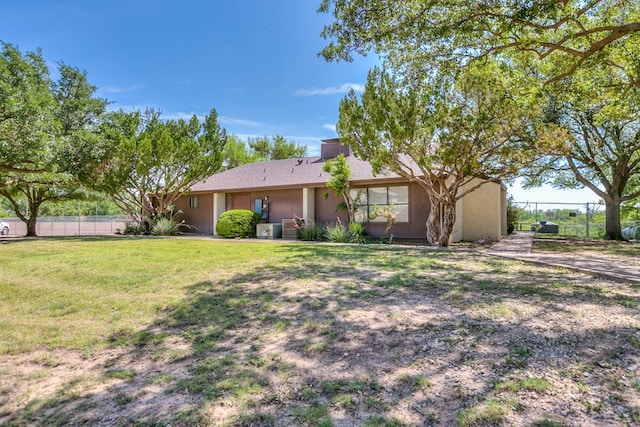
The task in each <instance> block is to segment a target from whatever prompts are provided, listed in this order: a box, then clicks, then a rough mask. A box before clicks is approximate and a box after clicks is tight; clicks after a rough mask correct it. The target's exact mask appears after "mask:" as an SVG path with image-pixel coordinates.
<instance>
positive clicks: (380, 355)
mask: <svg viewBox="0 0 640 427" xmlns="http://www.w3.org/2000/svg"><path fill="white" fill-rule="evenodd" d="M358 250H359V251H361V252H366V253H364V255H361V256H359V258H358V259H357V261H355V262H354V261H353V260H352V261H348V260H345V259H336V258H335V257H334V255H335V254H332V252H331V251H332V249H331V248H328V249H327V253H326V254H325V255H324V257H315V258H313V257H311V258H308V257H307V258H304V259H303V260H302V261H300V259H298V260H297V261H296V262H295V263H293V264H292V263H283V264H280V265H274V266H270V267H269V268H268V269H265V270H263V271H258V272H251V273H248V274H246V275H238V276H234V277H223V278H221V277H215V276H216V274H218V273H216V272H212V278H211V280H210V281H207V282H203V283H199V284H195V285H194V286H193V288H192V290H191V293H190V295H189V298H188V300H186V301H184V303H183V304H181V305H178V306H175V307H167V308H166V309H165V310H163V311H162V312H161V313H159V316H158V319H157V321H156V322H155V324H153V325H149V326H148V328H147V329H145V330H143V331H138V332H136V333H129V332H122V333H121V334H117V333H116V334H114V336H113V337H111V344H110V345H109V346H108V347H107V348H105V349H103V350H100V351H96V352H93V353H91V354H83V353H80V352H77V351H72V350H66V349H57V350H54V351H47V350H44V349H43V350H40V351H36V352H33V353H29V354H18V355H3V356H1V357H0V379H1V384H2V385H1V388H0V424H2V425H78V424H84V425H96V426H116V425H123V426H124V425H162V426H166V425H171V426H174V427H175V426H180V425H185V426H186V425H214V426H218V425H238V426H263V425H264V426H269V425H275V426H298V425H317V426H329V425H333V426H356V425H367V426H378V425H380V426H385V425H387V426H401V425H407V426H409V425H410V426H421V425H442V426H449V425H456V424H458V425H479V426H482V425H514V426H525V425H526V426H529V425H540V426H543V425H548V426H553V425H556V426H605V425H606V426H632V425H639V424H640V334H639V331H640V318H639V316H638V315H639V314H640V289H639V287H638V286H637V285H633V284H625V283H615V282H612V281H607V280H604V279H596V278H593V277H591V276H589V275H586V274H580V273H575V272H569V271H565V270H558V269H551V268H544V267H540V266H532V265H527V264H524V263H519V262H511V261H506V260H498V259H494V258H490V257H486V256H483V255H480V254H477V253H474V252H432V251H421V250H413V249H411V250H405V251H382V252H379V253H378V254H374V253H373V252H371V254H369V251H368V250H367V249H358ZM291 259H294V258H293V257H292V258H291ZM354 265H355V266H356V267H353V266H354ZM69 327H73V325H69Z"/></svg>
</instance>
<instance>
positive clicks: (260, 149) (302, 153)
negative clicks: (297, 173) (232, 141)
mask: <svg viewBox="0 0 640 427" xmlns="http://www.w3.org/2000/svg"><path fill="white" fill-rule="evenodd" d="M249 147H251V149H252V150H253V154H254V158H255V159H257V160H258V161H266V160H283V159H292V158H296V157H298V158H300V157H306V156H307V147H306V145H299V144H296V143H295V142H294V141H287V139H286V138H285V137H283V136H281V135H275V136H273V137H272V138H271V140H269V138H267V137H266V136H265V137H262V138H256V139H251V140H249Z"/></svg>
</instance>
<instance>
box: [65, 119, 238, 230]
mask: <svg viewBox="0 0 640 427" xmlns="http://www.w3.org/2000/svg"><path fill="white" fill-rule="evenodd" d="M225 141H226V131H225V130H224V129H223V128H221V127H220V126H219V124H218V115H217V113H216V111H215V109H212V110H211V111H210V113H209V114H208V115H207V116H205V118H204V120H203V121H200V120H199V119H198V118H197V117H196V116H195V115H194V116H192V117H191V118H190V119H189V120H188V121H187V120H184V119H179V120H161V118H160V113H159V112H158V111H155V110H153V109H147V110H146V111H144V112H140V111H134V112H131V113H127V112H124V111H117V112H113V113H111V114H110V115H109V116H108V118H107V120H105V121H104V123H102V125H101V127H100V139H98V140H95V139H94V140H88V141H85V142H86V143H85V144H84V145H83V146H82V147H81V148H82V149H81V150H80V153H79V154H77V155H76V154H74V153H68V158H69V161H70V166H71V167H73V169H74V170H75V171H76V174H77V175H78V177H79V179H80V180H81V181H83V182H85V183H86V184H87V185H88V186H91V187H92V188H94V189H96V190H98V191H103V192H105V193H107V194H109V195H110V196H111V197H112V198H113V200H114V202H115V203H116V204H117V205H118V206H119V207H120V208H121V209H122V210H123V211H125V212H126V213H127V214H128V215H129V216H130V217H131V218H132V219H133V220H135V221H138V222H151V221H152V220H153V219H154V218H157V217H162V216H163V215H164V214H165V213H166V211H167V210H168V209H169V207H170V206H173V205H174V204H175V201H176V200H177V199H178V198H179V197H181V196H182V195H183V194H184V193H185V192H187V191H188V190H189V188H190V187H191V186H192V185H193V184H195V183H196V182H198V181H200V180H202V179H204V178H207V177H209V176H211V175H213V174H214V173H215V172H216V171H218V170H219V168H220V165H221V164H222V155H221V152H222V148H223V146H224V143H225Z"/></svg>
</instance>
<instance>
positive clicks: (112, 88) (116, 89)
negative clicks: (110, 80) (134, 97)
mask: <svg viewBox="0 0 640 427" xmlns="http://www.w3.org/2000/svg"><path fill="white" fill-rule="evenodd" d="M143 87H144V86H143V85H132V86H129V87H120V86H109V87H107V88H105V91H107V93H125V92H134V91H136V90H138V89H142V88H143Z"/></svg>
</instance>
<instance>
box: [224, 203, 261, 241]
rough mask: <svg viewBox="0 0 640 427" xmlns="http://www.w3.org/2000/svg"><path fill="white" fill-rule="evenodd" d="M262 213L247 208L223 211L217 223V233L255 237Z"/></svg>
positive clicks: (225, 235)
mask: <svg viewBox="0 0 640 427" xmlns="http://www.w3.org/2000/svg"><path fill="white" fill-rule="evenodd" d="M258 221H260V214H259V213H257V212H253V211H250V210H247V209H232V210H230V211H226V212H223V213H222V215H220V218H218V222H217V224H216V233H217V234H218V235H219V236H222V237H253V236H255V235H256V225H257V224H258Z"/></svg>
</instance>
